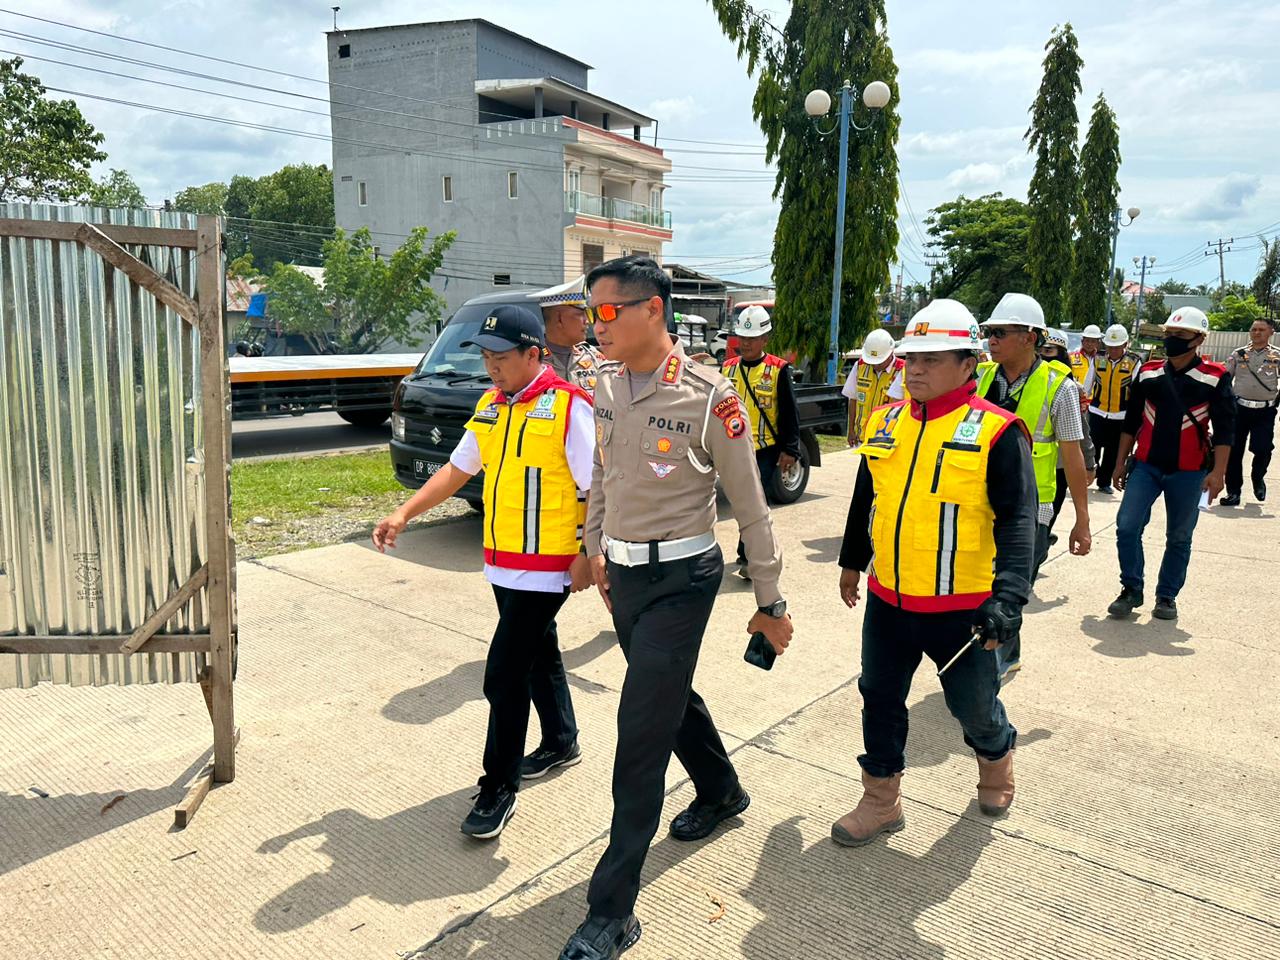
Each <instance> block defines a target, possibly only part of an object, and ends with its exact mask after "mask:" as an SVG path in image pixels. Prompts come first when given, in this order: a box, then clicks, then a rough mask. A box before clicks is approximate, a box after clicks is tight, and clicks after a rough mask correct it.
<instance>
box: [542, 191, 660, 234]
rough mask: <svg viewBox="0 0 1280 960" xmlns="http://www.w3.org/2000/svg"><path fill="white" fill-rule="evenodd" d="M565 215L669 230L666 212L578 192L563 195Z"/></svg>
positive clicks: (642, 204) (629, 201)
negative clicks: (574, 214) (580, 215)
mask: <svg viewBox="0 0 1280 960" xmlns="http://www.w3.org/2000/svg"><path fill="white" fill-rule="evenodd" d="M564 211H565V213H581V214H583V215H585V216H588V217H601V218H603V219H605V220H626V221H628V222H630V223H643V224H645V225H646V226H650V227H660V228H662V229H663V230H670V229H671V213H670V211H667V210H656V209H654V208H653V207H651V206H649V205H647V204H644V203H635V202H633V201H631V200H620V199H616V198H614V197H597V196H594V195H593V194H590V193H583V192H581V191H580V190H566V191H565V195H564Z"/></svg>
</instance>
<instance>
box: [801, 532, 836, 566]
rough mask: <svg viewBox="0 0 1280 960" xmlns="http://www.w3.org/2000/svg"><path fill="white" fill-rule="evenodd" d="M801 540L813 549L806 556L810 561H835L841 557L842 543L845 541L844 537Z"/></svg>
mask: <svg viewBox="0 0 1280 960" xmlns="http://www.w3.org/2000/svg"><path fill="white" fill-rule="evenodd" d="M800 542H801V543H802V544H803V545H804V546H805V547H807V548H808V549H810V550H812V551H813V552H812V553H810V554H809V555H808V556H806V557H805V559H806V560H808V561H809V562H810V563H835V562H836V561H837V560H839V559H840V545H841V544H843V543H844V537H843V536H840V537H822V538H821V539H818V540H801V541H800Z"/></svg>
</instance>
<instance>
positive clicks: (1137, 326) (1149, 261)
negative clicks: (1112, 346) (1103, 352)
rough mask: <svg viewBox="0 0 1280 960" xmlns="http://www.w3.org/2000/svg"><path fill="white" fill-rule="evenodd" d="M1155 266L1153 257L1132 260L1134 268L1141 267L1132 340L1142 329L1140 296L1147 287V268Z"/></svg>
mask: <svg viewBox="0 0 1280 960" xmlns="http://www.w3.org/2000/svg"><path fill="white" fill-rule="evenodd" d="M1155 264H1156V258H1155V257H1148V256H1145V255H1144V256H1143V257H1142V259H1141V260H1139V259H1138V258H1137V257H1134V258H1133V265H1134V266H1135V267H1137V266H1141V268H1142V273H1141V276H1140V278H1139V280H1138V305H1137V307H1136V309H1135V310H1134V311H1133V338H1134V339H1135V340H1136V339H1137V338H1138V332H1139V331H1140V330H1141V329H1142V295H1143V293H1145V292H1146V287H1147V267H1154V266H1155Z"/></svg>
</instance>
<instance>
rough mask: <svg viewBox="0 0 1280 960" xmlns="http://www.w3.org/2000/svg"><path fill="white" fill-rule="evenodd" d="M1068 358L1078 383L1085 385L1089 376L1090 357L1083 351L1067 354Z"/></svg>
mask: <svg viewBox="0 0 1280 960" xmlns="http://www.w3.org/2000/svg"><path fill="white" fill-rule="evenodd" d="M1067 359H1068V360H1069V361H1070V365H1071V375H1072V376H1073V377H1075V378H1076V383H1078V384H1080V385H1081V386H1084V380H1085V377H1087V376H1089V358H1088V357H1086V356H1085V355H1084V354H1083V353H1072V354H1068V355H1067Z"/></svg>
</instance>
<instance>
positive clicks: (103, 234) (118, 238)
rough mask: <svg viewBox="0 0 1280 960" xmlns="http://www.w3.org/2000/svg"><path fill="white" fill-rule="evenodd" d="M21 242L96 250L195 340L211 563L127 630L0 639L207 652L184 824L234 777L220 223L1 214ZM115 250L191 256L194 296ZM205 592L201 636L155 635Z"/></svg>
mask: <svg viewBox="0 0 1280 960" xmlns="http://www.w3.org/2000/svg"><path fill="white" fill-rule="evenodd" d="M7 237H22V238H27V239H37V240H54V241H64V242H66V241H71V242H75V243H77V244H79V245H80V246H82V247H87V248H88V249H90V250H92V251H94V252H95V253H97V254H98V255H99V256H100V257H102V259H103V260H105V261H106V262H107V263H108V264H110V265H111V266H113V267H115V268H116V269H117V270H120V271H121V272H122V273H124V274H126V275H127V276H128V277H129V279H131V280H132V281H133V282H134V283H136V284H137V285H138V286H140V287H142V288H143V289H144V290H147V291H148V292H149V293H150V294H151V295H152V296H154V297H155V298H156V300H158V301H159V302H160V303H161V304H163V305H164V306H166V307H168V308H169V309H171V310H172V311H173V312H174V313H176V314H177V315H178V316H179V317H181V318H182V320H183V322H185V323H186V324H188V325H189V326H191V327H193V328H194V329H195V330H196V332H197V333H198V334H199V337H200V390H201V394H202V413H203V424H202V426H203V436H204V440H205V445H204V457H205V461H204V462H205V477H206V484H205V489H206V503H205V517H204V523H205V532H206V535H207V542H208V559H207V561H206V562H205V564H204V565H203V566H201V567H200V569H198V570H197V571H196V572H195V573H194V574H193V575H192V576H191V577H190V578H189V579H188V580H187V581H186V583H184V584H183V585H182V586H181V587H179V588H178V589H177V590H176V591H174V592H173V594H172V595H171V596H169V598H168V599H167V600H165V601H164V603H162V604H160V606H159V607H158V608H157V609H156V610H155V612H154V613H152V614H151V615H150V616H149V617H148V618H147V619H146V621H145V622H144V623H143V624H142V625H141V626H140V627H138V628H137V629H136V630H134V631H133V633H131V634H128V635H123V634H110V635H107V634H97V635H89V634H84V635H73V634H59V635H52V636H16V637H0V653H6V654H7V653H17V654H45V653H59V654H111V653H121V654H134V653H139V652H152V653H187V652H193V653H205V654H207V655H208V656H207V663H208V666H206V667H205V669H204V671H202V673H201V677H200V686H201V689H202V691H203V692H204V699H205V706H206V707H207V708H208V710H209V716H210V719H211V720H212V721H213V763H212V764H211V765H210V766H209V767H208V768H206V769H205V770H204V771H203V772H202V773H201V774H200V775H199V776H198V777H197V778H196V779H195V781H193V783H192V785H191V787H190V789H189V790H188V792H187V795H186V797H185V798H184V799H183V801H182V802H181V803H180V804H179V805H178V806H177V808H176V809H175V811H174V820H175V823H176V825H177V826H178V827H185V826H186V825H187V823H188V822H190V819H191V817H192V816H194V815H195V812H196V809H197V808H198V807H199V806H200V804H201V802H202V801H203V800H204V798H205V796H206V795H207V794H208V792H209V789H210V787H211V786H212V784H213V783H215V782H216V783H229V782H230V781H232V780H234V779H235V775H236V757H235V751H236V744H237V743H238V741H239V731H238V730H237V729H236V726H235V703H234V696H233V690H232V681H233V678H232V669H233V668H232V660H233V646H234V641H233V630H234V626H233V621H234V599H233V595H232V573H233V571H232V557H233V550H232V545H231V537H230V532H229V524H228V521H229V518H230V464H231V457H230V439H231V429H230V388H229V386H228V374H227V360H226V348H225V342H226V336H225V333H224V318H223V315H222V299H223V281H222V226H221V221H220V220H219V218H218V217H213V216H203V215H202V216H200V217H198V218H197V220H196V229H195V230H182V229H169V228H162V227H133V226H118V225H112V224H106V223H97V224H95V223H76V222H65V221H52V220H23V219H8V218H0V239H3V238H7ZM121 244H140V245H146V246H163V247H179V248H182V249H187V250H194V251H195V257H196V271H197V272H196V299H195V300H193V299H191V298H190V297H189V296H187V295H186V294H185V293H183V292H182V291H181V290H179V289H178V288H177V287H176V286H174V285H173V284H172V283H170V282H169V281H168V280H166V279H165V278H164V277H162V276H160V275H159V274H158V273H156V272H155V271H154V270H152V269H151V267H149V266H148V265H147V264H145V263H143V262H142V261H141V260H139V259H138V258H137V257H135V256H133V255H132V254H131V253H129V252H128V251H127V250H125V249H124V247H123V246H121ZM200 590H204V591H206V594H205V595H206V609H207V610H208V622H209V629H208V632H207V633H179V634H164V633H161V632H160V631H161V630H162V629H163V627H164V626H165V624H166V623H167V622H168V621H169V620H170V619H172V617H173V616H174V614H175V613H177V612H178V611H179V610H180V609H181V608H182V607H184V606H185V605H186V604H187V603H189V602H190V601H191V599H192V598H193V597H194V596H195V595H196V594H197V593H198V592H199V591H200Z"/></svg>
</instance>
